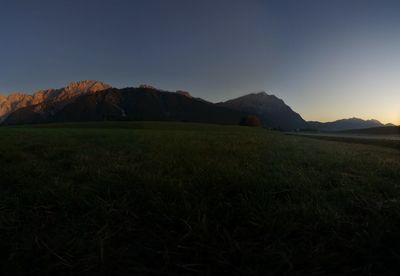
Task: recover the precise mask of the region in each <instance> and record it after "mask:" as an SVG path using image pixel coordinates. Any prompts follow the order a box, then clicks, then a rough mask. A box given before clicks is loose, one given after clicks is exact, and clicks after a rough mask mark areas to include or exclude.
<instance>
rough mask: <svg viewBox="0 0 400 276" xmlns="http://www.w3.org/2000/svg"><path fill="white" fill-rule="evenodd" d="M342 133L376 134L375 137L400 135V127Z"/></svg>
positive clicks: (353, 130) (354, 130)
mask: <svg viewBox="0 0 400 276" xmlns="http://www.w3.org/2000/svg"><path fill="white" fill-rule="evenodd" d="M341 132H342V133H354V134H371V135H372V134H375V135H400V126H384V127H373V128H365V129H351V130H345V131H341Z"/></svg>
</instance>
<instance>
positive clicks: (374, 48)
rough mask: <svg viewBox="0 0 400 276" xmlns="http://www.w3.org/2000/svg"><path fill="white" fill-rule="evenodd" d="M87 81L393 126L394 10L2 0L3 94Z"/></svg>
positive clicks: (362, 1)
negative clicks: (273, 103) (259, 99)
mask: <svg viewBox="0 0 400 276" xmlns="http://www.w3.org/2000/svg"><path fill="white" fill-rule="evenodd" d="M86 79H93V80H101V81H104V82H106V83H109V84H111V85H113V86H115V87H127V86H137V85H140V84H150V85H153V86H156V87H159V88H162V89H165V90H171V91H175V90H187V91H190V93H191V94H192V95H194V96H196V97H201V98H204V99H207V100H210V101H213V102H219V101H223V100H227V99H231V98H234V97H238V96H241V95H244V94H248V93H252V92H259V91H266V92H267V93H269V94H275V95H277V96H278V97H280V98H282V99H283V100H284V101H285V102H286V103H287V104H288V105H290V106H291V107H292V108H293V109H294V110H295V111H296V112H298V113H300V114H301V115H302V117H303V118H304V119H306V120H319V121H332V120H336V119H342V118H350V117H359V118H363V119H371V118H374V119H378V120H380V121H382V122H384V123H389V122H391V123H395V124H400V1H394V0H393V1H392V0H374V1H373V0H274V1H272V0H271V1H268V0H112V1H111V0H51V1H50V0H35V1H32V0H1V5H0V91H1V94H5V95H7V94H9V93H11V92H15V91H24V92H28V93H31V92H34V91H36V90H39V89H45V88H59V87H63V86H65V85H66V84H68V83H69V82H71V81H77V80H86Z"/></svg>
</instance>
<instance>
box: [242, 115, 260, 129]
mask: <svg viewBox="0 0 400 276" xmlns="http://www.w3.org/2000/svg"><path fill="white" fill-rule="evenodd" d="M239 125H241V126H252V127H259V126H261V121H260V119H259V118H258V117H257V116H256V115H246V116H243V117H242V119H241V120H240V123H239Z"/></svg>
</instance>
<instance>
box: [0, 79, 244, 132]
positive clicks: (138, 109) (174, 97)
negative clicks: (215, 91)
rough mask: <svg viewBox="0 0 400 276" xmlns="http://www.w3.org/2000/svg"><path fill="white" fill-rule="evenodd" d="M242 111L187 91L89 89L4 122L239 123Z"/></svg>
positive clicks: (25, 110) (27, 109)
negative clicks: (91, 90) (129, 121)
mask: <svg viewBox="0 0 400 276" xmlns="http://www.w3.org/2000/svg"><path fill="white" fill-rule="evenodd" d="M242 116H243V114H242V113H240V112H238V111H234V110H231V109H228V108H224V107H220V106H216V105H214V104H212V103H209V102H206V101H204V100H200V99H196V98H193V97H189V96H188V94H182V93H174V92H167V91H161V90H158V89H156V88H153V87H149V86H142V87H139V88H125V89H116V88H112V89H111V88H110V89H107V90H103V91H99V92H97V93H90V94H89V93H88V94H86V95H81V96H79V97H76V98H74V99H73V100H70V99H68V100H67V102H65V101H60V102H58V104H57V108H55V106H54V105H51V104H48V105H44V104H41V105H32V106H27V107H25V108H21V109H18V110H17V111H15V112H13V113H11V114H10V115H9V116H8V118H7V119H5V120H4V124H29V123H38V122H42V123H50V122H76V121H104V120H144V121H190V122H205V123H218V124H238V123H239V122H240V119H241V117H242Z"/></svg>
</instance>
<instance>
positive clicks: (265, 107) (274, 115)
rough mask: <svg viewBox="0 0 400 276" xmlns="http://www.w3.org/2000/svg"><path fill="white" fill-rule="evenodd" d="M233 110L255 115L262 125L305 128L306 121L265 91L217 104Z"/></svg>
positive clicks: (286, 128) (292, 128) (284, 128)
mask: <svg viewBox="0 0 400 276" xmlns="http://www.w3.org/2000/svg"><path fill="white" fill-rule="evenodd" d="M218 105H219V106H223V107H228V108H231V109H233V110H237V111H241V112H244V113H248V114H253V115H257V116H258V117H259V118H260V120H261V123H262V125H263V126H264V127H269V128H277V129H282V130H294V129H302V128H307V127H308V125H307V122H306V121H304V120H303V118H302V117H301V116H300V115H299V114H298V113H296V112H294V111H293V110H292V109H291V108H290V107H289V106H288V105H286V104H285V102H284V101H283V100H281V99H279V98H278V97H276V96H274V95H268V94H267V93H265V92H260V93H254V94H248V95H245V96H242V97H239V98H236V99H232V100H229V101H226V102H222V103H219V104H218Z"/></svg>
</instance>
